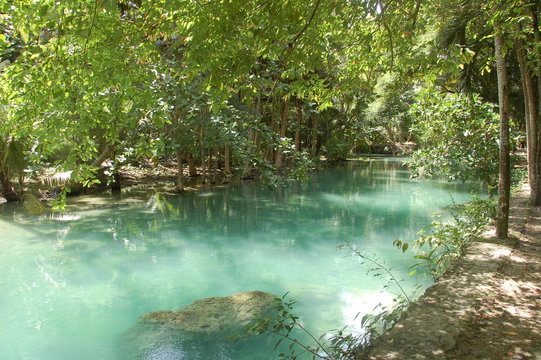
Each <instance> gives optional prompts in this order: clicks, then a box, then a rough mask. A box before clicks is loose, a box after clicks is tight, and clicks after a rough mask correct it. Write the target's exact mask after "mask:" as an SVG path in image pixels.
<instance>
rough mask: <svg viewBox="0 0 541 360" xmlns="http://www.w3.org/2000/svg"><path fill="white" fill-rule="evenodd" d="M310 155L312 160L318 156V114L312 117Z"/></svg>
mask: <svg viewBox="0 0 541 360" xmlns="http://www.w3.org/2000/svg"><path fill="white" fill-rule="evenodd" d="M310 146H311V148H310V155H311V156H312V158H315V157H316V154H317V114H313V115H312V136H311V139H310Z"/></svg>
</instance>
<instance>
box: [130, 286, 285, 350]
mask: <svg viewBox="0 0 541 360" xmlns="http://www.w3.org/2000/svg"><path fill="white" fill-rule="evenodd" d="M274 299H275V296H274V295H272V294H269V293H265V292H261V291H250V292H243V293H237V294H233V295H229V296H226V297H210V298H205V299H201V300H197V301H195V302H194V303H192V304H190V305H188V306H186V307H184V308H183V309H180V310H176V311H156V312H151V313H148V314H145V315H142V316H141V317H140V318H139V320H138V322H137V323H136V324H135V325H134V326H132V327H131V328H130V329H129V330H128V331H127V332H126V333H125V334H124V335H123V336H122V338H121V344H120V346H121V350H120V351H121V353H122V357H121V358H122V359H140V360H146V359H153V360H159V359H164V360H165V359H167V360H172V359H189V360H207V359H208V360H211V359H212V360H215V359H235V358H241V356H240V355H241V353H243V352H244V351H253V349H254V348H260V347H261V346H255V347H254V343H250V342H254V341H255V342H261V341H264V342H265V341H268V340H269V339H268V338H265V337H254V338H251V339H248V340H244V341H241V342H239V343H234V342H233V341H231V340H229V339H228V337H229V336H232V335H242V334H243V333H244V331H245V329H246V328H247V327H249V326H250V325H252V324H254V323H255V321H256V317H255V316H254V315H255V314H259V315H263V316H264V315H267V314H270V313H271V312H272V310H273V308H274ZM260 345H261V344H260ZM268 345H269V346H270V348H271V349H272V346H271V344H268Z"/></svg>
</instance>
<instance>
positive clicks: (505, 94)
mask: <svg viewBox="0 0 541 360" xmlns="http://www.w3.org/2000/svg"><path fill="white" fill-rule="evenodd" d="M494 45H495V57H496V70H497V75H498V102H499V108H500V156H499V162H500V172H499V182H498V216H497V219H496V236H497V237H498V238H500V239H505V238H507V232H508V227H509V200H510V180H511V176H510V174H511V165H510V161H509V83H508V80H507V68H506V63H505V55H504V53H503V38H502V36H501V35H499V34H496V35H495V36H494Z"/></svg>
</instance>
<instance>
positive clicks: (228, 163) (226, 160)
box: [224, 144, 231, 177]
mask: <svg viewBox="0 0 541 360" xmlns="http://www.w3.org/2000/svg"><path fill="white" fill-rule="evenodd" d="M224 172H225V176H227V177H229V176H231V155H230V154H229V145H227V144H226V145H225V148H224Z"/></svg>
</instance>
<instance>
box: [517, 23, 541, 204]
mask: <svg viewBox="0 0 541 360" xmlns="http://www.w3.org/2000/svg"><path fill="white" fill-rule="evenodd" d="M519 30H521V29H519ZM515 50H516V54H517V60H518V63H519V67H520V78H521V82H522V92H523V97H524V108H525V120H526V151H527V155H528V183H529V185H530V191H531V192H530V198H531V200H532V202H533V203H535V199H538V198H539V197H540V196H541V194H540V189H539V177H538V176H537V175H538V170H537V167H538V162H537V151H538V150H537V148H538V142H537V133H538V131H539V126H538V123H539V116H538V111H537V108H538V106H539V103H538V95H537V93H536V89H535V85H534V82H535V81H534V78H533V77H532V72H531V71H530V69H529V67H528V62H527V58H526V51H525V48H524V44H523V42H522V41H521V40H520V39H518V38H516V39H515Z"/></svg>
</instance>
